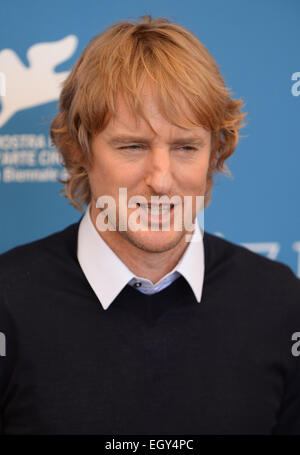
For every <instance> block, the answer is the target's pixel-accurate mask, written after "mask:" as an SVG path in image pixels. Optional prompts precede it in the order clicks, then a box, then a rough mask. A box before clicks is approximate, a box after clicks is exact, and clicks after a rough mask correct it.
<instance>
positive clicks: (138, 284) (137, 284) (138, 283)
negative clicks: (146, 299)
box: [134, 281, 142, 288]
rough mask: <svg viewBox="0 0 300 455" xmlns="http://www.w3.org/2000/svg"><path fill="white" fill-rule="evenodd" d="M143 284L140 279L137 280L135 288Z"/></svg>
mask: <svg viewBox="0 0 300 455" xmlns="http://www.w3.org/2000/svg"><path fill="white" fill-rule="evenodd" d="M141 286H142V283H141V282H140V281H137V282H136V283H134V287H135V288H139V287H141Z"/></svg>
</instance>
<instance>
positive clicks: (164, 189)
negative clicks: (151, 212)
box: [145, 147, 173, 194]
mask: <svg viewBox="0 0 300 455" xmlns="http://www.w3.org/2000/svg"><path fill="white" fill-rule="evenodd" d="M171 171H172V169H171V159H170V152H169V149H168V148H163V147H160V148H156V149H153V150H151V153H150V154H149V160H148V162H147V169H146V173H147V175H146V179H145V181H146V184H147V185H149V186H151V187H152V189H153V190H154V191H155V192H156V193H159V194H169V192H170V189H171V187H172V183H173V178H172V172H171Z"/></svg>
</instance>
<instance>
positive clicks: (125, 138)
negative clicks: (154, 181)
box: [107, 134, 205, 145]
mask: <svg viewBox="0 0 300 455" xmlns="http://www.w3.org/2000/svg"><path fill="white" fill-rule="evenodd" d="M107 142H108V144H109V145H117V144H121V143H123V144H124V143H127V144H129V143H132V142H133V143H143V144H149V143H150V142H151V139H149V138H146V137H141V136H132V135H127V134H118V135H117V136H113V137H111V138H110V139H108V141H107ZM204 143H205V139H204V138H203V137H200V136H190V137H177V138H174V139H173V140H172V141H171V142H169V144H198V145H204Z"/></svg>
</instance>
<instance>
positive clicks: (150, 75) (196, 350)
mask: <svg viewBox="0 0 300 455" xmlns="http://www.w3.org/2000/svg"><path fill="white" fill-rule="evenodd" d="M241 104H242V101H241V100H233V99H231V96H230V93H229V91H228V90H227V88H226V87H225V85H224V81H223V79H222V77H221V75H220V73H219V71H218V68H217V65H216V63H215V61H214V60H213V58H212V57H211V55H210V54H209V53H208V51H207V50H206V49H205V47H204V46H203V45H202V44H201V43H200V42H199V41H198V39H197V38H196V37H195V36H194V35H192V34H191V33H190V32H189V31H188V30H186V29H185V28H183V27H180V26H178V25H176V24H173V23H170V22H169V21H167V20H165V19H162V18H158V19H152V18H151V17H150V16H144V17H142V18H141V20H140V21H139V22H137V23H133V22H120V23H117V24H114V25H113V26H111V27H110V28H108V29H107V30H106V31H104V32H103V33H102V34H100V35H99V36H97V37H96V38H94V39H93V40H92V41H91V42H90V44H89V45H88V46H87V48H86V49H85V50H84V52H83V54H82V55H81V57H80V58H79V60H78V61H77V63H76V64H75V66H74V68H73V70H72V72H71V74H70V75H69V77H68V79H67V80H66V82H65V84H64V87H63V89H62V92H61V97H60V103H59V113H58V115H57V116H56V117H55V119H54V120H53V123H52V125H51V135H52V139H53V142H54V144H55V145H56V147H57V148H58V150H59V151H60V152H61V154H62V156H63V161H64V165H65V166H66V169H67V171H68V173H69V178H68V179H67V180H65V181H63V183H64V185H65V187H64V194H65V195H66V196H67V197H68V199H69V200H70V202H71V203H72V204H73V205H74V207H76V208H78V209H79V210H83V206H84V205H86V206H87V208H86V210H85V214H84V216H83V217H82V218H81V219H80V220H79V221H78V222H77V223H75V224H72V225H70V226H68V227H67V228H66V229H64V230H63V231H60V232H57V233H54V234H52V235H50V236H48V237H46V238H43V239H40V240H37V241H35V242H32V243H30V244H27V245H22V246H20V247H17V248H14V249H12V250H10V251H8V252H6V253H5V254H2V255H1V257H0V279H1V295H0V298H1V305H0V309H1V321H0V324H1V325H0V331H1V332H2V333H3V334H5V339H6V356H2V357H1V358H0V360H1V371H0V373H1V376H0V381H1V382H0V386H1V389H0V390H1V395H0V398H1V418H2V421H1V425H2V426H1V428H2V432H3V433H6V434H16V433H26V434H32V433H34V434H61V433H69V434H88V433H89V434H281V433H284V434H299V433H300V369H299V365H300V360H299V359H298V358H297V353H298V351H297V349H296V347H295V345H293V343H295V342H297V336H298V335H297V333H298V331H299V330H300V282H299V280H298V279H297V278H296V277H295V275H294V274H293V272H292V271H291V270H290V268H289V267H287V266H286V265H283V264H280V263H276V262H274V261H271V260H269V259H266V258H264V257H262V256H260V255H257V254H255V253H253V252H250V251H248V250H247V249H245V248H242V247H240V246H238V245H235V244H233V243H231V242H228V241H226V240H224V239H221V238H218V237H216V236H214V235H211V234H209V233H207V232H205V231H204V232H203V229H201V226H200V223H199V220H198V219H197V214H198V215H199V214H200V212H201V210H200V208H203V205H201V201H204V207H206V206H207V205H208V203H209V202H210V198H211V190H212V186H213V174H214V172H224V171H226V165H225V160H226V159H227V158H228V157H229V156H230V155H231V154H232V153H233V152H234V149H235V147H236V144H237V142H238V134H239V130H240V128H241V126H242V120H243V117H244V115H245V114H242V113H241V110H240V109H241ZM161 197H162V199H160V198H161ZM157 198H158V199H157ZM163 198H165V199H163ZM130 201H131V202H130ZM199 201H200V203H199ZM112 202H113V203H112ZM162 202H164V204H162ZM129 220H130V221H129ZM127 221H128V223H127ZM199 234H200V236H199ZM293 340H294V341H293Z"/></svg>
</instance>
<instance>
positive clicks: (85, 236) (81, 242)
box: [77, 204, 204, 310]
mask: <svg viewBox="0 0 300 455" xmlns="http://www.w3.org/2000/svg"><path fill="white" fill-rule="evenodd" d="M196 220H197V218H196ZM77 258H78V261H79V264H80V266H81V268H82V271H83V273H84V275H85V276H86V278H87V280H88V282H89V284H90V285H91V287H92V289H93V290H94V292H95V294H96V295H97V297H98V299H99V301H100V303H101V305H102V306H103V308H104V310H106V309H107V308H108V307H109V305H110V304H111V303H112V302H113V300H114V299H115V298H116V297H117V295H118V294H119V293H120V292H121V291H122V289H123V288H124V287H125V286H126V285H127V284H129V285H131V286H134V287H135V288H136V289H138V290H139V291H140V292H143V293H145V294H154V293H156V292H159V291H161V290H162V289H164V288H165V287H167V286H169V285H170V284H171V283H172V282H173V281H174V280H176V279H177V278H178V277H179V276H180V275H182V276H183V277H184V278H185V279H186V280H187V282H188V283H189V285H190V287H191V288H192V290H193V292H194V295H195V297H196V300H197V302H200V300H201V295H202V287H203V279H204V248H203V238H202V233H201V230H200V227H199V222H198V220H197V222H196V223H195V229H194V232H193V234H192V241H191V242H190V243H189V245H188V247H187V248H186V250H185V251H184V253H183V255H182V257H181V258H180V260H179V262H178V264H177V265H176V266H175V267H174V268H173V270H171V272H169V273H168V274H166V275H165V276H164V277H162V278H161V279H160V280H159V281H158V282H157V283H156V284H153V283H152V282H151V281H150V280H148V279H146V278H143V277H140V276H136V275H135V274H134V273H133V272H132V271H131V270H130V269H129V268H128V267H127V266H126V265H125V264H124V262H123V261H121V259H120V258H119V257H118V256H117V255H116V254H115V253H114V251H113V250H112V249H111V248H110V247H109V246H108V245H107V243H106V242H105V241H104V240H103V238H102V237H101V235H100V233H99V231H98V230H97V229H96V227H95V226H94V224H93V222H92V220H91V216H90V204H89V205H88V207H87V209H86V211H85V214H84V216H83V218H82V220H81V221H80V224H79V231H78V242H77Z"/></svg>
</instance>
